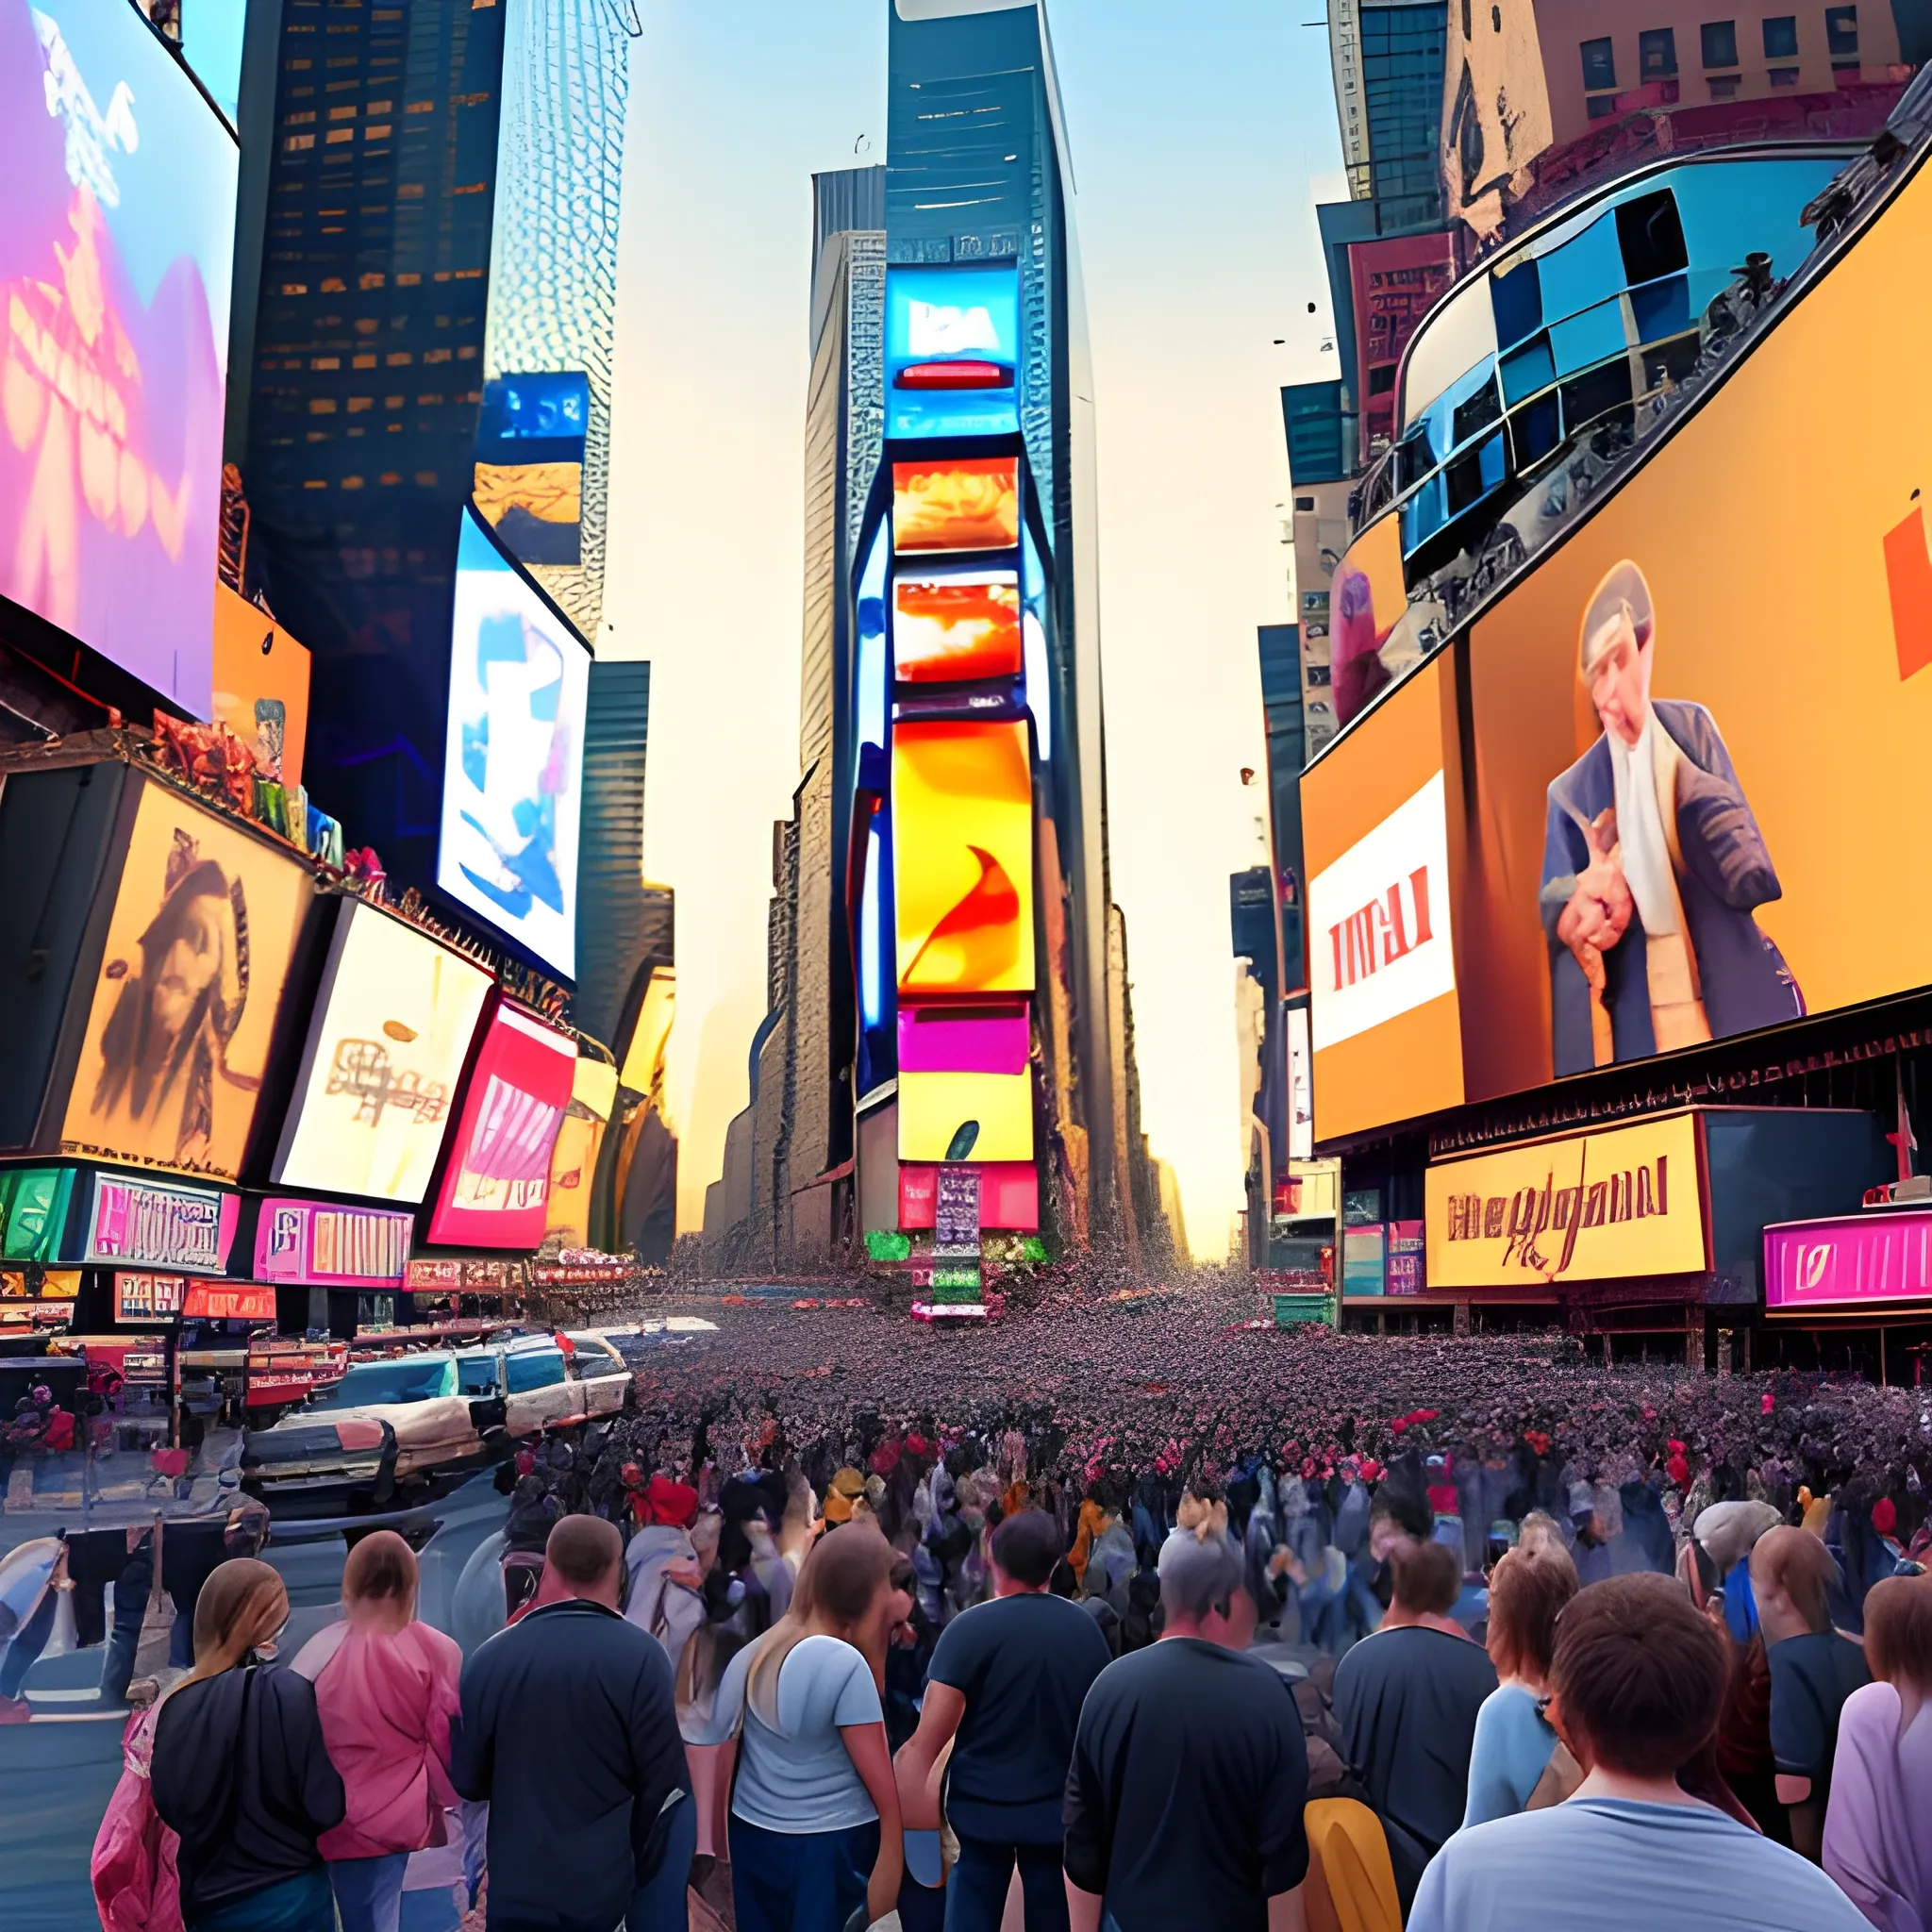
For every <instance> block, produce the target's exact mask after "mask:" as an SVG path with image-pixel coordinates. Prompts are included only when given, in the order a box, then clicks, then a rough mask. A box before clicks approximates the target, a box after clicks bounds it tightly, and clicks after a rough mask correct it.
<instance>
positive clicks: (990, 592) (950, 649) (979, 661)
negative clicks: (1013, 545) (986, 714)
mask: <svg viewBox="0 0 1932 1932" xmlns="http://www.w3.org/2000/svg"><path fill="white" fill-rule="evenodd" d="M892 658H893V662H894V665H895V668H896V671H897V675H898V678H899V681H900V683H902V684H955V683H964V682H968V681H970V680H974V679H978V678H986V677H1017V676H1019V675H1020V665H1021V658H1022V646H1021V638H1020V574H1019V572H1018V571H1012V570H956V571H946V572H943V573H935V574H934V575H931V576H902V577H900V578H899V579H898V580H897V581H896V582H895V583H894V584H893V586H892Z"/></svg>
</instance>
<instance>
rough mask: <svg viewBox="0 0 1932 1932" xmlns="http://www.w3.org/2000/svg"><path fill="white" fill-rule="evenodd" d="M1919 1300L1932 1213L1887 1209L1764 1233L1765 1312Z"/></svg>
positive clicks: (1931, 1262) (1928, 1272)
mask: <svg viewBox="0 0 1932 1932" xmlns="http://www.w3.org/2000/svg"><path fill="white" fill-rule="evenodd" d="M1919 1299H1932V1212H1910V1211H1907V1210H1903V1209H1896V1208H1894V1209H1890V1210H1878V1211H1874V1212H1873V1213H1869V1214H1857V1215H1847V1216H1845V1217H1844V1218H1843V1219H1842V1220H1839V1221H1792V1222H1788V1223H1786V1224H1784V1225H1783V1226H1782V1227H1778V1226H1773V1227H1767V1228H1766V1229H1765V1230H1764V1306H1765V1307H1767V1308H1772V1309H1775V1308H1856V1307H1864V1306H1865V1305H1867V1304H1873V1303H1883V1302H1901V1301H1913V1300H1919Z"/></svg>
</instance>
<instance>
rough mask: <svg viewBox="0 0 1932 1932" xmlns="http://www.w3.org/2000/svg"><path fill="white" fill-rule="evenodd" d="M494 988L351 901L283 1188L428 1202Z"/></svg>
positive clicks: (318, 1015) (468, 967) (338, 937)
mask: <svg viewBox="0 0 1932 1932" xmlns="http://www.w3.org/2000/svg"><path fill="white" fill-rule="evenodd" d="M490 989H491V978H490V975H489V974H487V973H485V972H484V971H483V969H482V968H481V967H480V966H477V965H475V964H474V963H473V962H472V961H470V960H468V959H466V958H463V957H462V956H461V955H460V954H458V953H453V952H451V951H450V950H449V948H448V947H447V946H440V945H438V944H437V942H436V941H434V940H432V939H431V938H429V937H428V935H427V934H425V933H422V932H419V931H417V930H416V928H415V927H413V926H409V925H405V924H403V923H402V921H401V920H399V919H391V917H390V916H389V915H388V914H387V913H385V912H378V911H377V910H376V909H375V908H374V907H373V906H370V905H368V904H366V903H365V902H364V901H362V900H360V899H349V900H345V901H344V902H343V903H342V906H341V910H340V911H339V913H338V915H337V924H336V929H335V934H334V937H333V939H332V941H331V942H330V946H329V957H328V964H327V967H326V969H325V972H324V974H323V980H322V987H321V990H320V991H319V992H318V994H317V996H316V1005H315V1018H314V1020H313V1021H312V1023H311V1024H310V1027H309V1033H308V1044H307V1047H306V1050H305V1051H304V1054H303V1058H302V1068H301V1072H300V1074H298V1075H297V1078H296V1082H295V1093H294V1098H293V1100H292V1102H291V1106H290V1109H289V1118H288V1122H287V1124H286V1125H285V1126H284V1127H283V1130H282V1143H281V1147H280V1149H279V1151H278V1153H277V1157H276V1160H275V1175H274V1178H275V1183H276V1185H277V1186H280V1187H291V1188H320V1189H321V1190H323V1191H324V1192H325V1193H336V1194H362V1195H366V1196H369V1197H371V1198H373V1199H375V1200H380V1201H400V1202H406V1203H408V1204H411V1205H414V1204H415V1203H418V1202H420V1201H421V1200H422V1199H423V1196H424V1195H425V1193H426V1192H427V1191H428V1188H429V1180H430V1175H431V1174H432V1172H433V1171H434V1169H435V1166H436V1157H437V1153H438V1151H439V1150H440V1149H441V1145H442V1137H443V1132H444V1129H445V1128H446V1126H447V1125H448V1123H449V1114H450V1104H451V1101H452V1099H453V1098H454V1096H455V1093H456V1089H457V1084H458V1081H459V1080H460V1079H461V1077H462V1072H463V1062H464V1060H465V1059H466V1058H468V1057H469V1051H470V1041H471V1040H472V1039H473V1038H475V1032H476V1022H477V1021H478V1020H479V1019H480V1018H481V1017H482V1014H483V1002H484V1000H485V999H486V998H487V997H488V995H489V992H490Z"/></svg>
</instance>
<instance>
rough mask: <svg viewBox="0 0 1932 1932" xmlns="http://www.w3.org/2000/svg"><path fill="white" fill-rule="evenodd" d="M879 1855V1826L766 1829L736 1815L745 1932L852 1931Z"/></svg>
mask: <svg viewBox="0 0 1932 1932" xmlns="http://www.w3.org/2000/svg"><path fill="white" fill-rule="evenodd" d="M878 1855H879V1828H878V1826H877V1824H860V1825H855V1826H854V1827H853V1828H852V1829H850V1830H849V1831H820V1832H798V1833H792V1832H785V1831H767V1830H765V1829H764V1827H763V1826H762V1825H758V1824H746V1823H745V1821H744V1820H743V1819H742V1818H739V1817H735V1816H734V1817H733V1819H732V1820H731V1902H732V1905H733V1906H734V1907H736V1918H737V1923H738V1932H845V1922H846V1921H847V1920H848V1919H850V1918H851V1916H852V1914H853V1913H854V1912H856V1911H857V1910H858V1908H859V1907H861V1906H862V1905H864V1903H865V1889H866V1883H867V1881H868V1880H869V1879H870V1878H871V1876H872V1868H873V1865H874V1861H875V1860H876V1859H877V1857H878Z"/></svg>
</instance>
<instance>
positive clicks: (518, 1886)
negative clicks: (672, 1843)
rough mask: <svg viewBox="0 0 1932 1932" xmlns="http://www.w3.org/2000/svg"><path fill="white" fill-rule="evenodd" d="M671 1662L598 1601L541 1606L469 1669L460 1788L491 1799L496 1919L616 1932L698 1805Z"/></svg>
mask: <svg viewBox="0 0 1932 1932" xmlns="http://www.w3.org/2000/svg"><path fill="white" fill-rule="evenodd" d="M671 1687H672V1680H671V1662H670V1659H669V1658H668V1657H666V1656H665V1655H664V1650H663V1646H662V1645H661V1644H659V1643H658V1641H656V1639H654V1638H652V1637H650V1636H648V1635H647V1634H646V1633H645V1632H644V1631H642V1630H640V1629H639V1628H638V1626H637V1625H636V1624H627V1623H625V1620H624V1619H623V1618H622V1617H620V1616H618V1615H617V1613H616V1612H615V1611H614V1610H608V1609H606V1608H605V1607H603V1606H602V1605H601V1604H593V1603H586V1602H584V1601H582V1600H581V1599H577V1598H573V1599H571V1600H569V1601H567V1602H564V1603H557V1604H546V1605H545V1606H544V1607H542V1608H541V1609H536V1610H532V1611H531V1612H530V1613H529V1614H528V1615H527V1616H526V1617H525V1618H524V1619H523V1621H522V1622H521V1623H518V1624H512V1625H511V1626H510V1628H508V1630H503V1631H499V1632H498V1633H497V1635H496V1636H494V1637H492V1638H491V1640H490V1641H489V1642H488V1643H486V1644H484V1645H483V1647H482V1648H481V1649H480V1650H478V1651H476V1652H475V1654H474V1655H473V1656H472V1657H471V1658H470V1660H469V1661H468V1662H467V1663H466V1664H465V1665H464V1666H463V1687H462V1702H463V1712H462V1728H461V1732H460V1734H459V1735H458V1736H457V1737H455V1738H454V1740H453V1745H454V1758H453V1762H452V1763H451V1766H450V1776H451V1780H452V1781H453V1782H454V1784H455V1785H456V1788H457V1790H459V1791H460V1792H462V1794H463V1795H464V1796H465V1797H466V1798H487V1799H488V1800H489V1801H490V1924H491V1926H492V1927H509V1926H514V1927H517V1928H519V1932H522V1928H525V1927H530V1928H535V1927H546V1928H551V1932H611V1928H612V1927H613V1926H615V1925H616V1924H617V1922H618V1921H619V1920H620V1919H622V1918H623V1917H624V1916H625V1912H626V1911H627V1910H628V1909H629V1907H630V1901H631V1894H632V1892H633V1891H634V1890H636V1888H637V1887H638V1886H639V1885H641V1883H642V1882H643V1881H644V1880H645V1879H646V1878H649V1877H650V1876H651V1875H652V1874H654V1873H655V1872H656V1871H657V1869H658V1864H659V1862H660V1861H661V1860H662V1858H663V1855H664V1840H665V1832H666V1814H665V1805H666V1801H667V1800H669V1799H670V1798H671V1796H672V1794H673V1793H674V1792H675V1793H677V1794H678V1795H679V1802H681V1803H684V1804H689V1803H690V1802H691V1776H690V1774H689V1773H688V1771H687V1770H686V1768H685V1760H684V1740H683V1739H682V1738H681V1737H680V1736H679V1735H678V1730H677V1712H676V1708H675V1705H674V1703H673V1700H672V1688H671Z"/></svg>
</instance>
